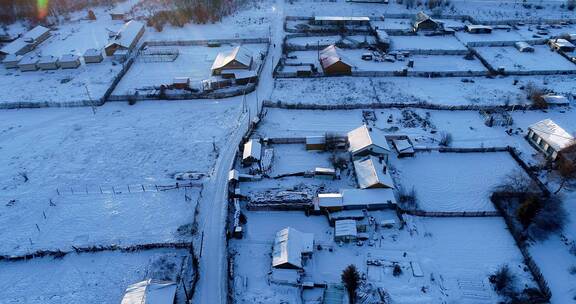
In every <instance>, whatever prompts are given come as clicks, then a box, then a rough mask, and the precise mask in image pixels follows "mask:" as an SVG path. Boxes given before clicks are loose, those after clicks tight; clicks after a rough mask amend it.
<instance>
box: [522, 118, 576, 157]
mask: <svg viewBox="0 0 576 304" xmlns="http://www.w3.org/2000/svg"><path fill="white" fill-rule="evenodd" d="M526 139H527V140H528V141H529V142H530V143H531V144H532V145H533V146H534V147H535V148H536V149H538V150H539V151H540V152H542V153H543V154H544V155H545V156H546V157H547V158H549V159H551V160H556V157H557V156H558V153H559V152H560V151H562V150H563V149H564V148H566V147H568V146H570V145H572V144H574V143H575V141H574V137H573V136H572V135H571V134H570V133H568V132H566V130H564V129H562V128H561V127H560V126H559V125H557V124H556V123H555V122H554V121H552V120H551V119H544V120H542V121H539V122H537V123H535V124H533V125H531V126H529V127H528V134H527V135H526Z"/></svg>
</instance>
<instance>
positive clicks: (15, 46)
mask: <svg viewBox="0 0 576 304" xmlns="http://www.w3.org/2000/svg"><path fill="white" fill-rule="evenodd" d="M32 49H34V46H33V45H32V44H30V43H27V42H25V41H24V38H18V39H16V40H14V41H12V42H10V43H8V44H7V45H5V46H4V47H2V49H0V55H24V54H26V53H28V52H30V51H31V50H32Z"/></svg>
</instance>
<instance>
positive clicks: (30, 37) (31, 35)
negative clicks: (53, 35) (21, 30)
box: [23, 25, 50, 42]
mask: <svg viewBox="0 0 576 304" xmlns="http://www.w3.org/2000/svg"><path fill="white" fill-rule="evenodd" d="M48 32H50V29H49V28H45V27H43V26H41V25H38V26H36V27H35V28H33V29H31V30H30V31H28V33H26V34H24V37H23V38H24V41H29V42H31V41H35V40H36V39H38V38H40V37H41V36H42V35H44V34H46V33H48Z"/></svg>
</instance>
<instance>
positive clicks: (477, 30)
mask: <svg viewBox="0 0 576 304" xmlns="http://www.w3.org/2000/svg"><path fill="white" fill-rule="evenodd" d="M464 30H465V31H466V32H468V33H471V34H490V33H492V27H491V26H487V25H477V24H466V26H465V27H464Z"/></svg>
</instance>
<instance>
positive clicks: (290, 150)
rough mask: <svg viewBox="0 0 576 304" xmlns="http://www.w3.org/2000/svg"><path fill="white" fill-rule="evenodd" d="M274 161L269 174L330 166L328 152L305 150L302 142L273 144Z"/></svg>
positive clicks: (274, 174)
mask: <svg viewBox="0 0 576 304" xmlns="http://www.w3.org/2000/svg"><path fill="white" fill-rule="evenodd" d="M272 148H273V149H274V163H273V165H272V171H271V176H277V175H283V174H290V173H296V172H306V171H308V172H309V171H313V170H314V169H315V168H318V167H322V168H330V167H332V163H331V162H330V160H329V157H330V154H329V153H320V152H317V151H307V150H306V146H305V145H303V144H291V145H273V146H272Z"/></svg>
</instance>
